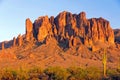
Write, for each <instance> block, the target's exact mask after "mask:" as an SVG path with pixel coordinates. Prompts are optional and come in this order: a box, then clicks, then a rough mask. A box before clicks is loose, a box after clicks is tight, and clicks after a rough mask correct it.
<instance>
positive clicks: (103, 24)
mask: <svg viewBox="0 0 120 80" xmlns="http://www.w3.org/2000/svg"><path fill="white" fill-rule="evenodd" d="M33 25H34V26H33V30H34V31H33V32H34V35H35V37H36V39H37V40H38V41H40V42H43V41H44V40H45V39H46V38H47V36H52V37H55V38H56V40H57V41H58V42H59V43H64V44H66V46H67V47H70V46H69V45H70V44H71V45H74V46H75V45H76V44H77V43H80V42H82V43H83V44H85V45H92V44H93V43H95V42H97V41H99V42H103V43H104V42H108V43H110V44H111V43H112V44H114V32H113V30H112V28H111V27H110V23H109V21H107V20H105V19H103V18H91V19H87V18H86V13H85V12H81V13H80V14H72V13H70V12H66V11H64V12H61V13H60V14H58V15H57V16H56V17H55V18H54V17H53V16H52V17H50V18H48V16H43V17H39V18H38V19H37V20H35V22H34V23H33ZM75 37H78V38H79V39H77V40H76V38H75ZM74 38H75V39H74ZM73 42H75V43H73Z"/></svg>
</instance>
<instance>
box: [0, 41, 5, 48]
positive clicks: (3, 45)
mask: <svg viewBox="0 0 120 80" xmlns="http://www.w3.org/2000/svg"><path fill="white" fill-rule="evenodd" d="M1 46H2V47H1V48H2V50H4V49H5V44H4V42H2V45H1Z"/></svg>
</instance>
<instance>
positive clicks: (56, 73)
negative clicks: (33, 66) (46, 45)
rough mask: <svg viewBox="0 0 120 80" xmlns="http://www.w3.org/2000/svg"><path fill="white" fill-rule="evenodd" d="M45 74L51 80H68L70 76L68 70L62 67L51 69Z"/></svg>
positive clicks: (46, 70)
mask: <svg viewBox="0 0 120 80" xmlns="http://www.w3.org/2000/svg"><path fill="white" fill-rule="evenodd" d="M44 72H45V74H46V75H48V76H49V79H53V80H67V78H68V76H69V73H68V72H67V70H66V69H64V68H61V67H49V68H47V69H45V70H44Z"/></svg>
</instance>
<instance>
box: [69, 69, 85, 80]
mask: <svg viewBox="0 0 120 80" xmlns="http://www.w3.org/2000/svg"><path fill="white" fill-rule="evenodd" d="M67 70H68V72H69V73H70V76H69V79H71V80H74V79H75V80H86V79H87V71H86V70H85V69H83V68H80V67H71V68H68V69H67Z"/></svg>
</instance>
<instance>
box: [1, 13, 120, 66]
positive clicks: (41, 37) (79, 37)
mask: <svg viewBox="0 0 120 80" xmlns="http://www.w3.org/2000/svg"><path fill="white" fill-rule="evenodd" d="M25 26H26V32H25V34H24V35H18V37H17V38H15V37H14V38H13V40H11V41H8V42H2V43H1V46H0V48H1V51H0V58H1V59H0V62H1V63H4V61H3V60H6V61H7V62H8V64H6V66H7V65H9V66H13V65H16V66H14V67H17V66H20V65H22V64H23V62H24V63H26V65H27V66H33V65H39V66H44V67H48V66H64V67H69V66H72V65H77V66H80V65H82V66H99V67H101V66H102V64H101V62H102V55H103V53H104V50H106V52H107V56H108V63H109V64H108V65H109V67H112V68H114V67H117V65H116V63H117V61H118V59H119V57H120V54H119V52H120V48H119V47H118V46H119V43H118V42H119V41H118V39H117V38H116V35H117V34H118V32H117V31H116V30H113V29H112V28H111V26H110V22H109V21H107V20H106V19H104V18H102V17H100V18H91V19H87V18H86V13H85V12H81V13H79V14H72V13H70V12H67V11H63V12H61V13H59V14H58V15H57V16H56V17H54V16H51V17H50V18H49V17H48V16H41V17H39V18H38V19H36V20H35V21H34V22H33V23H32V21H31V20H30V19H29V18H27V19H26V24H25ZM118 36H119V35H118ZM114 40H115V41H114ZM6 54H7V55H6ZM10 62H12V63H11V64H9V63H10ZM0 65H1V66H5V65H3V64H0Z"/></svg>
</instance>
